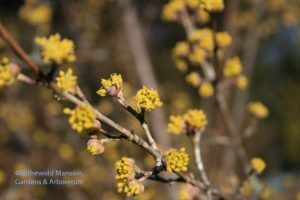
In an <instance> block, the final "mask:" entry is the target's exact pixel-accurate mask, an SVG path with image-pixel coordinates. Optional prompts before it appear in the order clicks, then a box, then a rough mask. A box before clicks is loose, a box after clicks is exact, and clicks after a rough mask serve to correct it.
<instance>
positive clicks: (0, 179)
mask: <svg viewBox="0 0 300 200" xmlns="http://www.w3.org/2000/svg"><path fill="white" fill-rule="evenodd" d="M5 181H6V174H5V171H4V170H2V169H0V186H1V185H2V184H3V183H4V182H5Z"/></svg>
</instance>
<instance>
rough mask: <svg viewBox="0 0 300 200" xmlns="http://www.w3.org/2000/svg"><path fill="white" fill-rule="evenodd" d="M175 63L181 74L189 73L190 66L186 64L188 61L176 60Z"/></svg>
mask: <svg viewBox="0 0 300 200" xmlns="http://www.w3.org/2000/svg"><path fill="white" fill-rule="evenodd" d="M174 62H175V66H176V68H177V69H178V70H179V72H181V73H185V72H186V71H187V69H188V64H187V63H186V61H184V60H182V59H179V58H177V59H175V60H174Z"/></svg>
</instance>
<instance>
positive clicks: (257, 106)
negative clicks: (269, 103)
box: [247, 101, 269, 119]
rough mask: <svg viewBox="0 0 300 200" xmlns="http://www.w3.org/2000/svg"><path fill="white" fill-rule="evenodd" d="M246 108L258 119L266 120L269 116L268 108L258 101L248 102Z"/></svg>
mask: <svg viewBox="0 0 300 200" xmlns="http://www.w3.org/2000/svg"><path fill="white" fill-rule="evenodd" d="M247 107H248V111H249V112H250V113H251V114H252V115H254V116H255V117H257V118H259V119H263V118H266V117H268V115H269V110H268V108H267V107H266V106H265V105H264V104H262V103H261V102H259V101H255V102H250V103H249V104H248V106H247Z"/></svg>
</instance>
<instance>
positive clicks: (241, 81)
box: [235, 75, 249, 90]
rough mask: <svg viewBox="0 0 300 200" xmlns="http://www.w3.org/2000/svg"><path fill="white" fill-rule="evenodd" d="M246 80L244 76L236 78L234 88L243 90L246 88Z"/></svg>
mask: <svg viewBox="0 0 300 200" xmlns="http://www.w3.org/2000/svg"><path fill="white" fill-rule="evenodd" d="M248 82H249V81H248V78H247V77H246V76H244V75H240V76H238V77H237V79H236V81H235V84H236V86H237V87H238V88H239V89H241V90H244V89H246V88H247V87H248Z"/></svg>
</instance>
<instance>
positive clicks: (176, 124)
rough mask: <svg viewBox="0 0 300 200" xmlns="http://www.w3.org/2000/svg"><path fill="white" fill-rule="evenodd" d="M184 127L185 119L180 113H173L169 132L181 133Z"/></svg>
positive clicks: (168, 127)
mask: <svg viewBox="0 0 300 200" xmlns="http://www.w3.org/2000/svg"><path fill="white" fill-rule="evenodd" d="M183 129H184V120H183V117H182V116H180V115H171V116H170V119H169V123H168V125H167V132H168V133H171V134H174V135H179V134H180V133H182V131H183Z"/></svg>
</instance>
